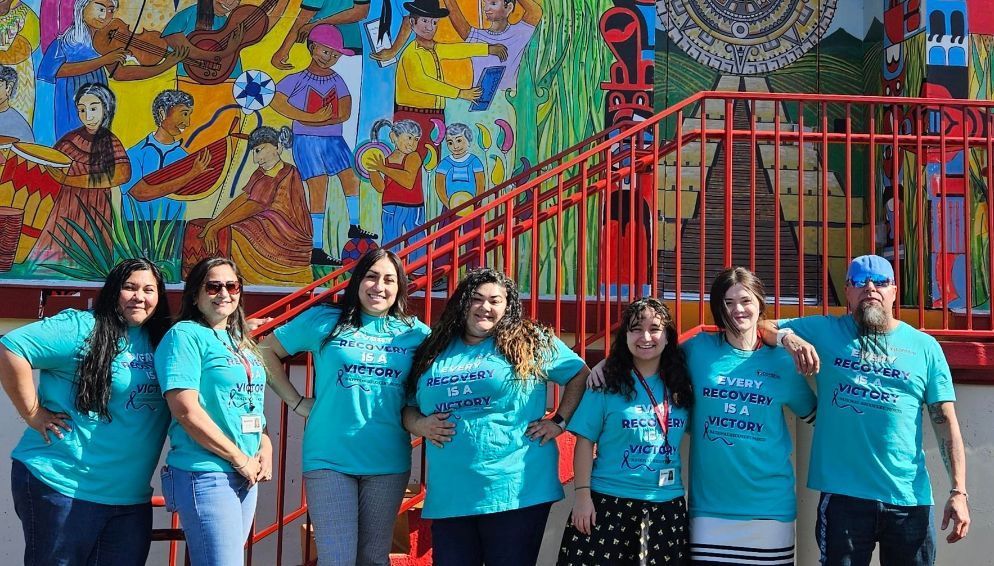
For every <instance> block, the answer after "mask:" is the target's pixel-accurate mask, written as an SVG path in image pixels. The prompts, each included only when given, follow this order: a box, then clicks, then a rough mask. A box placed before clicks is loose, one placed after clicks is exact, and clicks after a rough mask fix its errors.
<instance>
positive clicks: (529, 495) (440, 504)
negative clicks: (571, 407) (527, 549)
mask: <svg viewBox="0 0 994 566" xmlns="http://www.w3.org/2000/svg"><path fill="white" fill-rule="evenodd" d="M553 342H554V344H555V351H554V353H553V354H552V355H551V356H550V359H549V360H548V361H547V362H546V364H545V367H544V369H545V372H546V376H547V377H548V380H551V381H553V382H555V383H558V384H560V385H562V384H565V383H566V382H568V381H569V380H570V379H571V378H572V377H573V376H575V375H576V374H577V373H578V372H579V371H580V370H581V369H583V367H584V363H583V360H581V359H580V357H579V356H577V355H576V354H575V353H573V351H571V350H570V349H569V348H568V347H567V346H566V345H565V344H563V343H562V341H560V340H559V339H558V338H555V339H553ZM547 398H548V382H547V381H546V380H544V379H525V380H522V379H519V378H518V377H517V376H516V375H515V373H514V368H513V367H512V366H511V364H510V362H508V361H507V359H506V358H505V357H504V356H503V355H502V354H501V353H500V352H499V351H498V350H497V346H496V343H495V342H494V339H493V338H487V339H486V340H484V341H483V342H480V343H479V344H475V345H469V344H466V343H465V342H463V341H462V340H461V339H456V340H453V341H452V343H451V344H449V346H448V347H447V348H446V349H445V350H444V351H443V352H442V353H441V354H439V356H438V358H437V359H436V360H435V363H433V364H432V366H431V368H429V369H428V371H426V372H425V373H424V374H423V375H422V376H421V377H420V379H419V380H418V392H417V406H418V408H419V409H420V410H421V412H422V413H424V414H425V415H431V414H433V413H440V412H451V413H452V414H451V415H450V416H449V419H450V420H451V421H452V422H454V423H455V424H456V429H455V432H456V434H455V436H453V437H452V442H448V443H446V444H445V445H444V446H443V447H442V448H436V447H435V446H433V445H431V444H430V443H429V444H427V451H428V452H427V453H428V494H427V496H426V498H425V507H424V514H423V515H424V517H426V518H429V519H442V518H446V517H460V516H465V515H482V514H485V513H498V512H501V511H510V510H514V509H521V508H523V507H528V506H531V505H538V504H539V503H547V502H550V501H558V500H559V499H562V497H563V488H562V485H561V484H560V483H559V474H558V473H557V470H558V459H559V450H558V449H557V447H556V443H555V442H547V443H546V444H545V445H544V446H540V445H539V442H538V441H531V440H529V439H528V437H527V436H525V429H526V428H527V427H528V423H530V422H532V421H535V420H538V419H541V418H542V417H543V416H544V415H545V408H546V399H547Z"/></svg>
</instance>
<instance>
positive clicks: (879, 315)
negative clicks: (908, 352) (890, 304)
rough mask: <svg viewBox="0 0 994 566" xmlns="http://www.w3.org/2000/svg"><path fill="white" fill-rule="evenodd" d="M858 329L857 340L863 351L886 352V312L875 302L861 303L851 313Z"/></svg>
mask: <svg viewBox="0 0 994 566" xmlns="http://www.w3.org/2000/svg"><path fill="white" fill-rule="evenodd" d="M853 318H854V319H855V320H856V327H857V328H858V329H859V342H860V347H861V348H862V350H863V352H866V353H868V352H872V353H876V354H881V353H886V352H887V340H886V338H887V335H886V330H887V323H888V319H887V313H886V312H884V309H883V307H881V306H880V305H876V304H870V303H866V304H862V305H860V306H859V308H857V309H856V312H854V313H853Z"/></svg>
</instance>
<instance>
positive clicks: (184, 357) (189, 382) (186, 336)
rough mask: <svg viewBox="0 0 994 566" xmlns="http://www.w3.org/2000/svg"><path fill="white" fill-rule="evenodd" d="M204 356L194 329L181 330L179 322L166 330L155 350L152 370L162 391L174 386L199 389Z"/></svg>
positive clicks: (175, 387) (164, 391)
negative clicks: (190, 330) (191, 330)
mask: <svg viewBox="0 0 994 566" xmlns="http://www.w3.org/2000/svg"><path fill="white" fill-rule="evenodd" d="M203 358H204V356H203V349H202V347H201V344H200V341H199V340H197V337H196V335H194V334H193V333H190V332H184V327H183V325H182V323H181V324H179V325H177V326H174V327H173V328H171V329H170V330H169V331H168V332H166V335H165V336H163V338H162V341H161V342H159V347H158V348H156V350H155V374H156V375H157V376H158V378H159V386H160V387H161V388H162V394H163V395H165V394H166V393H167V392H169V391H171V390H173V389H193V390H195V391H200V378H201V375H202V373H203Z"/></svg>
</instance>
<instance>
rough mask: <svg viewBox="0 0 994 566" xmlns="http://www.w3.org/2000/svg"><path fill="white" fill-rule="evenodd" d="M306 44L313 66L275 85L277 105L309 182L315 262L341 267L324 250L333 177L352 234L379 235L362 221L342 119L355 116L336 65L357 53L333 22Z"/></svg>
mask: <svg viewBox="0 0 994 566" xmlns="http://www.w3.org/2000/svg"><path fill="white" fill-rule="evenodd" d="M307 48H308V51H310V53H311V63H310V65H308V67H307V68H306V69H304V70H303V71H301V72H299V73H294V74H292V75H289V76H287V77H286V78H284V79H283V80H282V81H280V82H279V84H277V86H276V95H275V97H274V98H273V109H274V110H276V111H277V112H279V113H280V114H282V115H283V116H286V117H287V118H290V119H291V120H293V133H294V137H295V143H294V146H293V160H294V163H296V164H297V167H298V168H299V170H300V174H301V176H302V177H303V179H304V181H305V182H306V183H307V192H308V197H309V202H310V215H311V222H312V227H313V234H314V247H313V250H312V252H311V263H312V264H315V265H341V263H342V262H341V260H340V259H339V258H338V257H331V256H329V255H328V253H327V252H325V250H324V230H325V208H326V200H327V191H328V182H329V179H330V178H331V177H337V178H338V181H339V183H341V186H342V192H343V193H344V195H345V203H346V208H347V213H348V218H349V235H348V237H349V238H368V239H376V238H378V237H379V236H378V235H377V234H374V233H372V232H369V231H367V230H364V229H363V228H362V227H361V226H360V224H359V223H360V198H359V178H358V177H357V176H356V173H355V170H354V169H353V167H354V165H355V161H354V159H353V157H352V149H351V148H350V147H349V146H348V144H347V143H346V142H345V138H344V137H342V123H343V122H345V121H346V120H347V119H348V118H349V116H351V114H352V95H351V91H350V90H349V88H348V85H346V83H345V80H344V79H343V78H342V76H341V75H340V74H339V73H337V72H336V71H334V70H333V69H332V67H333V66H334V65H335V64H336V63H337V62H338V61H339V60H340V59H341V58H342V57H343V56H353V52H352V51H351V50H349V49H347V48H346V47H345V46H344V43H343V38H342V34H341V32H340V31H338V29H337V28H336V27H335V26H332V25H329V24H320V25H317V26H314V27H313V28H311V31H310V33H309V35H308V39H307ZM336 255H337V254H336Z"/></svg>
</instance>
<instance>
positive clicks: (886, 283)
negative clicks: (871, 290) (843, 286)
mask: <svg viewBox="0 0 994 566" xmlns="http://www.w3.org/2000/svg"><path fill="white" fill-rule="evenodd" d="M870 283H873V286H874V287H876V288H877V289H886V288H887V287H890V286H891V285H893V284H894V280H893V279H890V278H888V277H867V278H866V279H864V280H862V281H856V280H855V279H850V280H849V284H850V285H852V286H853V287H855V288H857V289H862V288H863V287H866V286H867V285H869V284H870Z"/></svg>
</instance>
